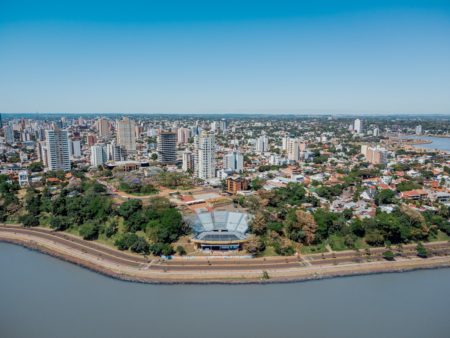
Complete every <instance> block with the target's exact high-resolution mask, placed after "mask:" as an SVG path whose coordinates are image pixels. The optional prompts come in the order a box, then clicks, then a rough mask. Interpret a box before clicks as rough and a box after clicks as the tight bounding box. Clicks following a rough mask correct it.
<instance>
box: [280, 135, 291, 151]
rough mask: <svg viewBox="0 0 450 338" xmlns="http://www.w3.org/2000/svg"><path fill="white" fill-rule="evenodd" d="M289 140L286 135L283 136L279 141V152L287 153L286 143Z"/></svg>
mask: <svg viewBox="0 0 450 338" xmlns="http://www.w3.org/2000/svg"><path fill="white" fill-rule="evenodd" d="M289 140H290V137H289V136H288V135H285V136H283V138H282V139H281V150H284V151H287V150H288V142H289Z"/></svg>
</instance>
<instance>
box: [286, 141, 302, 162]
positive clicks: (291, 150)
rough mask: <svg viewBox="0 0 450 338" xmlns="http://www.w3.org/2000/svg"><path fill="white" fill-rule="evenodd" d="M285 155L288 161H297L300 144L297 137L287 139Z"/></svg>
mask: <svg viewBox="0 0 450 338" xmlns="http://www.w3.org/2000/svg"><path fill="white" fill-rule="evenodd" d="M287 155H288V160H289V161H298V160H299V159H300V144H299V141H298V139H296V138H291V139H289V141H288V145H287Z"/></svg>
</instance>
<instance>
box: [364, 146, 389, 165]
mask: <svg viewBox="0 0 450 338" xmlns="http://www.w3.org/2000/svg"><path fill="white" fill-rule="evenodd" d="M361 154H363V155H364V157H365V158H366V161H367V162H369V163H371V164H385V163H387V155H388V152H387V150H386V149H384V148H380V147H369V146H367V145H366V144H363V145H361Z"/></svg>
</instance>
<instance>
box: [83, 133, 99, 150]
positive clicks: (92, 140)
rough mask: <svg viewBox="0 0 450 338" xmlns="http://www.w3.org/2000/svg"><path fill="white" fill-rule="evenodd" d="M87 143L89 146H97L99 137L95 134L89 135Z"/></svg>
mask: <svg viewBox="0 0 450 338" xmlns="http://www.w3.org/2000/svg"><path fill="white" fill-rule="evenodd" d="M86 143H87V145H88V146H90V147H91V146H93V145H94V144H96V143H97V137H96V136H95V135H94V134H89V135H88V136H87V137H86Z"/></svg>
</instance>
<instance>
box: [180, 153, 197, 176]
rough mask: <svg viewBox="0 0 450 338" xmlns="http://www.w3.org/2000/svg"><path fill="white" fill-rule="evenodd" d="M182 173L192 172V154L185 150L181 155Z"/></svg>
mask: <svg viewBox="0 0 450 338" xmlns="http://www.w3.org/2000/svg"><path fill="white" fill-rule="evenodd" d="M182 169H183V171H189V170H192V171H193V170H194V154H193V153H192V152H191V151H189V150H186V151H185V152H184V153H183V166H182Z"/></svg>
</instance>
